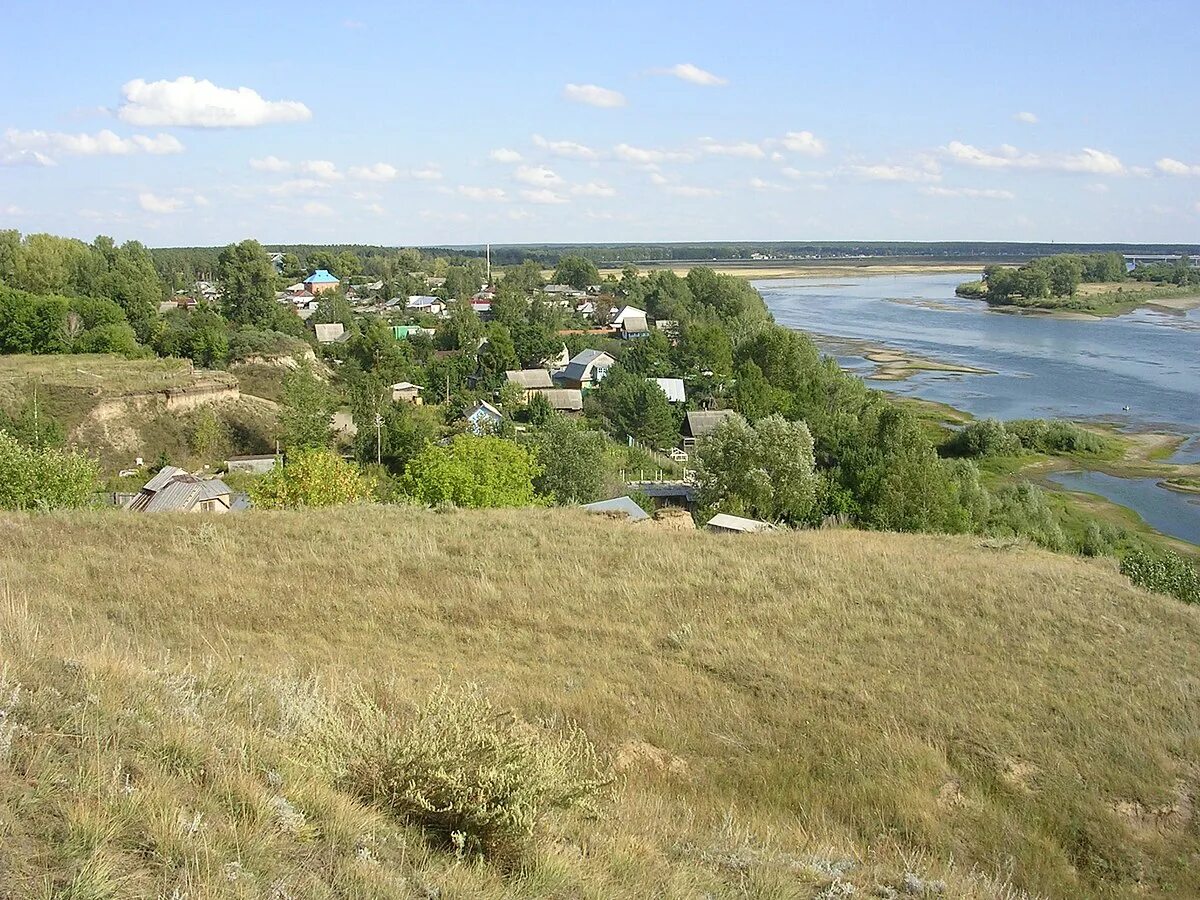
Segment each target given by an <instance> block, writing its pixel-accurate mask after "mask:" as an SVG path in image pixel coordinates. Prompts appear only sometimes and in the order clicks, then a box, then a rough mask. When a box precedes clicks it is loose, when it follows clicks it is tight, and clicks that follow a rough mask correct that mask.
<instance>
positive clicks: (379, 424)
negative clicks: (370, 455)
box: [375, 413, 383, 466]
mask: <svg viewBox="0 0 1200 900" xmlns="http://www.w3.org/2000/svg"><path fill="white" fill-rule="evenodd" d="M375 465H377V466H381V465H383V416H381V415H380V414H379V413H375Z"/></svg>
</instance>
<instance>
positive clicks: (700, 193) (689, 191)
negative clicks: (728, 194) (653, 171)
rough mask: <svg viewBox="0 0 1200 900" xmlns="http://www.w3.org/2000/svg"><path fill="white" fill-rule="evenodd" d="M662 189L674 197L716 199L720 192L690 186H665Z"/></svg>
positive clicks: (708, 188)
mask: <svg viewBox="0 0 1200 900" xmlns="http://www.w3.org/2000/svg"><path fill="white" fill-rule="evenodd" d="M662 189H663V190H664V191H666V192H667V193H668V194H674V195H675V196H676V197H717V196H719V195H720V193H721V192H720V191H718V190H717V189H716V188H710V187H697V186H695V185H691V184H666V185H663V186H662Z"/></svg>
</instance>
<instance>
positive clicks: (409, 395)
mask: <svg viewBox="0 0 1200 900" xmlns="http://www.w3.org/2000/svg"><path fill="white" fill-rule="evenodd" d="M423 390H425V389H424V388H423V387H421V385H419V384H413V383H412V382H411V381H398V382H396V383H395V384H393V385H392V402H393V403H399V402H401V401H403V402H404V403H411V404H412V405H413V406H420V405H421V391H423Z"/></svg>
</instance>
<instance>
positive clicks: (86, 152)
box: [0, 128, 183, 166]
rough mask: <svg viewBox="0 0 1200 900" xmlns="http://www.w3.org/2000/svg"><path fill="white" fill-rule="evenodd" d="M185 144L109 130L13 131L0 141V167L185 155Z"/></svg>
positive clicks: (166, 137) (170, 138)
mask: <svg viewBox="0 0 1200 900" xmlns="http://www.w3.org/2000/svg"><path fill="white" fill-rule="evenodd" d="M182 152H183V144H181V143H180V142H179V139H178V138H176V137H174V136H172V135H169V134H157V135H154V136H151V135H147V134H134V135H130V136H129V137H121V136H120V135H118V134H116V133H115V132H113V131H109V130H108V129H107V128H106V129H104V130H103V131H98V132H96V133H95V134H67V133H64V132H61V131H20V130H18V129H16V128H10V129H8V130H7V131H5V132H4V139H3V140H0V164H4V165H22V164H24V165H39V166H52V165H54V164H55V160H56V158H57V157H60V156H130V155H132V154H135V153H149V154H152V155H156V156H158V155H163V154H168V153H182Z"/></svg>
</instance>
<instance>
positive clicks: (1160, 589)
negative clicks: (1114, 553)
mask: <svg viewBox="0 0 1200 900" xmlns="http://www.w3.org/2000/svg"><path fill="white" fill-rule="evenodd" d="M1121 574H1123V575H1125V576H1126V577H1127V578H1128V579H1129V580H1130V581H1132V582H1133V583H1134V584H1136V585H1137V586H1138V587H1143V588H1145V589H1146V590H1148V591H1154V592H1155V593H1157V594H1166V595H1167V596H1169V597H1175V598H1177V599H1179V600H1182V601H1183V602H1184V603H1200V570H1197V568H1196V566H1195V565H1194V564H1193V563H1192V562H1190V561H1189V560H1187V559H1185V558H1184V557H1182V556H1180V555H1179V554H1178V553H1174V552H1172V551H1170V550H1167V551H1163V552H1154V551H1150V550H1135V551H1133V552H1132V553H1129V554H1127V555H1126V556H1125V558H1124V559H1122V560H1121Z"/></svg>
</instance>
